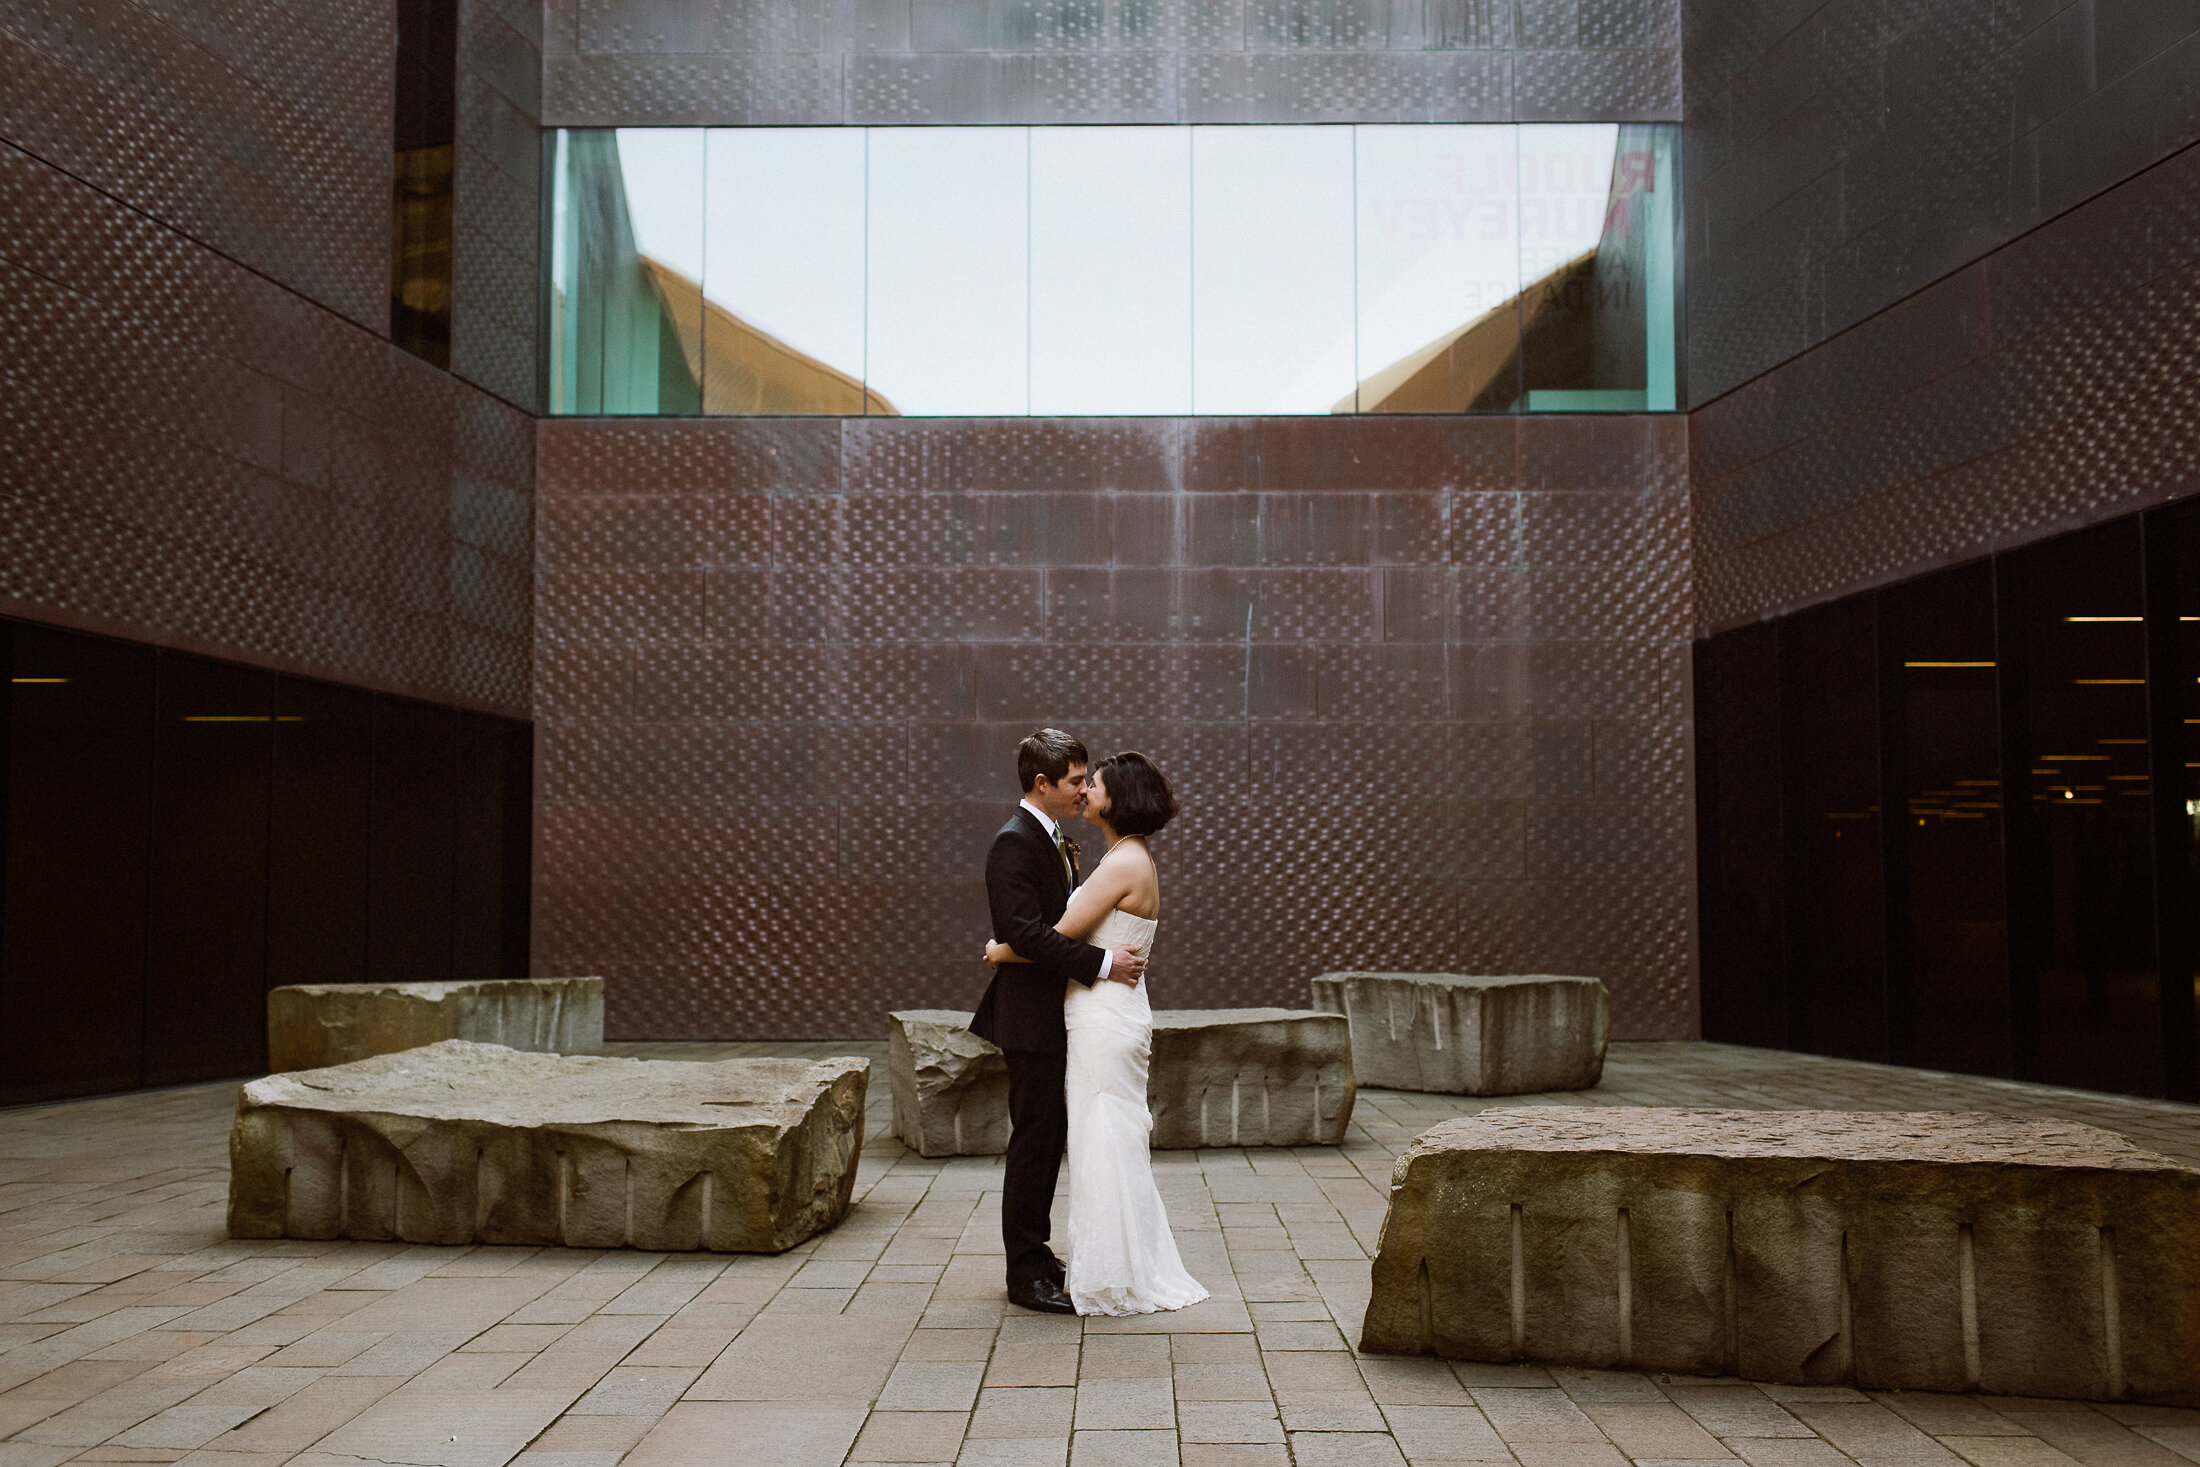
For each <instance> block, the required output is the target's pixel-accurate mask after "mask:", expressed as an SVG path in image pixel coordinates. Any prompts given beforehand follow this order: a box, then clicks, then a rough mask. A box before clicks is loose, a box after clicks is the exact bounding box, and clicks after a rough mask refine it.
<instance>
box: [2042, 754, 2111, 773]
mask: <svg viewBox="0 0 2200 1467" xmlns="http://www.w3.org/2000/svg"><path fill="white" fill-rule="evenodd" d="M2109 757H2110V756H2109V755H2107V754H2042V755H2040V762H2041V763H2043V764H2044V763H2048V762H2050V761H2060V762H2062V763H2065V764H2069V763H2085V764H2092V763H2096V762H2098V763H2106V762H2107V761H2108V759H2109ZM2047 772H2048V773H2049V774H2053V773H2054V772H2055V771H2054V770H2052V769H2050V770H2048V771H2047Z"/></svg>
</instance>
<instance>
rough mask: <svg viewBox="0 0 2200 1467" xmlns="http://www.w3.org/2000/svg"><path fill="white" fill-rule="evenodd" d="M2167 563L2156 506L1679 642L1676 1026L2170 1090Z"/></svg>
mask: <svg viewBox="0 0 2200 1467" xmlns="http://www.w3.org/2000/svg"><path fill="white" fill-rule="evenodd" d="M2195 565H2200V506H2192V505H2173V506H2168V507H2165V508H2163V509H2159V510H2155V511H2152V512H2150V513H2148V514H2145V515H2133V516H2130V517H2127V518H2125V519H2122V520H2117V521H2113V522H2110V523H2108V524H2104V525H2100V526H2096V527H2094V528H2092V529H2089V530H2085V531H2082V532H2079V533H2077V534H2072V535H2065V536H2061V537H2059V538H2056V539H2053V540H2048V541H2044V542H2041V543H2039V544H2035V545H2031V546H2027V547H2025V548H2023V549H2022V550H2018V551H2012V552H2009V553H2006V554H2004V555H2001V556H1997V557H1994V558H1992V559H1989V560H1982V561H1978V562H1974V563H1972V564H1968V565H1962V566H1957V567H1954V568H1952V569H1949V570H1944V571H1939V572H1935V573H1934V574H1932V575H1928V576H1922V577H1919V578H1917V579H1915V580H1912V581H1908V582H1904V583H1901V584H1898V585H1894V586H1888V587H1883V588H1881V589H1878V590H1875V591H1870V592H1865V593H1861V594H1859V595H1856V596H1852V597H1848V598H1846V599H1844V600H1841V601H1837V602H1833V603H1830V604H1828V605H1824V606H1819V607H1815V608H1812V609H1811V610H1809V611H1805V612H1799V613H1797V614H1795V615H1792V616H1787V617H1782V618H1779V619H1776V620H1773V621H1767V622H1760V623H1758V624H1756V625H1753V626H1749V627H1745V628H1741V629H1738V630H1736V631H1733V632H1729V633H1726V634H1723V635H1721V636H1718V637H1714V638H1712V639H1711V640H1709V641H1707V642H1703V643H1700V644H1698V647H1697V651H1696V666H1697V677H1696V719H1697V730H1698V735H1697V747H1698V756H1697V757H1698V766H1699V768H1698V802H1699V803H1698V841H1699V873H1700V897H1699V900H1700V904H1701V906H1700V911H1701V921H1702V926H1703V947H1702V951H1703V969H1704V972H1703V990H1704V1024H1703V1027H1704V1035H1705V1037H1706V1038H1711V1039H1723V1040H1730V1041H1734V1042H1739V1043H1753V1044H1769V1045H1774V1046H1779V1047H1787V1048H1793V1049H1799V1050H1805V1051H1808V1052H1812V1053H1819V1054H1836V1055H1847V1056H1851V1057H1855V1058H1863V1059H1886V1060H1892V1061H1894V1062H1897V1063H1902V1064H1912V1065H1920V1066H1924V1067H1927V1068H1932V1069H1945V1070H1956V1071H1962V1072H1966V1073H1971V1074H1983V1075H2014V1076H2016V1077H2018V1078H2021V1079H2027V1080H2038V1081H2044V1082H2047V1083H2052V1084H2059V1085H2073V1086H2079V1087H2083V1088H2087V1089H2095V1090H2110V1091H2122V1092H2126V1093H2131V1094H2140V1095H2165V1094H2166V1095H2170V1096H2173V1097H2177V1098H2184V1099H2191V1098H2200V1097H2196V1095H2195V1083H2196V1077H2195V1066H2194V1048H2195V1034H2194V1007H2195V1005H2194V980H2195V969H2196V967H2200V928H2196V924H2195V918H2194V913H2195V910H2196V907H2200V780H2196V779H2195V778H2194V777H2193V776H2194V775H2196V774H2200V696H2196V694H2195V688H2196V686H2200V683H2196V679H2200V575H2196V574H2195V572H2194V571H2193V570H2192V569H2191V568H2192V567H2194V566H2195ZM1774 709H1776V710H1777V712H1776V714H1775V713H1774V712H1773V711H1771V710H1774ZM1774 890H1777V892H1778V893H1779V895H1778V898H1777V900H1774V899H1773V897H1772V896H1771V893H1772V892H1773V891H1774Z"/></svg>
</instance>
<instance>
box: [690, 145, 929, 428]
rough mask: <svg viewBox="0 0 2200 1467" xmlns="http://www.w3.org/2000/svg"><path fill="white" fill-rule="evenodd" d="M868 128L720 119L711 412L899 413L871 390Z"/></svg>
mask: <svg viewBox="0 0 2200 1467" xmlns="http://www.w3.org/2000/svg"><path fill="white" fill-rule="evenodd" d="M863 143H864V139H863V134H862V132H861V131H860V130H857V129H853V128H836V127H803V128H734V127H729V128H715V129H713V130H712V131H711V133H710V142H709V148H708V156H707V157H706V159H705V164H704V181H705V182H704V187H705V197H706V198H709V199H713V200H719V201H728V200H737V201H738V206H737V207H733V208H727V207H723V204H722V203H721V206H720V207H718V208H716V209H715V210H713V212H712V214H711V217H710V221H709V227H708V228H707V229H706V230H705V232H704V246H703V275H702V294H703V298H704V299H703V411H704V412H706V413H834V414H847V415H855V414H861V413H865V412H870V413H891V412H892V411H894V409H893V407H892V405H891V404H889V403H887V402H885V401H884V400H883V399H877V400H873V401H870V402H868V403H867V402H866V401H865V396H864V389H863V166H864V164H863Z"/></svg>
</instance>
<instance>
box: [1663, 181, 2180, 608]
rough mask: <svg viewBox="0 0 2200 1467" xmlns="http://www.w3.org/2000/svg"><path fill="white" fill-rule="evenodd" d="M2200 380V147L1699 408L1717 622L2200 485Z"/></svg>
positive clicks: (1698, 545) (1697, 470) (1704, 583)
mask: <svg viewBox="0 0 2200 1467" xmlns="http://www.w3.org/2000/svg"><path fill="white" fill-rule="evenodd" d="M1989 323H1991V329H1989ZM2196 381H2200V148H2188V149H2186V150H2185V151H2184V152H2182V153H2180V154H2178V155H2176V156H2174V157H2172V158H2170V159H2169V160H2167V161H2165V162H2163V163H2161V164H2159V165H2157V166H2155V167H2154V168H2152V169H2149V170H2148V171H2146V172H2145V173H2142V174H2140V175H2139V176H2138V177H2136V178H2133V179H2131V180H2129V181H2127V182H2125V183H2122V184H2120V185H2118V186H2117V187H2115V188H2113V189H2111V190H2109V191H2108V192H2106V193H2103V194H2101V195H2100V196H2099V197H2097V198H2095V199H2093V200H2092V201H2090V202H2089V203H2086V204H2084V205H2082V206H2080V207H2079V208H2077V209H2074V210H2071V211H2069V212H2068V213H2066V214H2063V215H2061V216H2060V217H2058V218H2056V219H2054V220H2052V221H2050V222H2049V223H2047V224H2045V225H2043V226H2041V227H2040V228H2038V229H2036V230H2033V231H2032V232H2031V233H2029V234H2026V235H2025V236H2023V237H2022V238H2020V239H2018V240H2016V241H2014V242H2012V243H2011V244H2009V245H2006V246H2004V247H2003V248H2001V249H1999V250H1997V251H1995V252H1994V253H1992V254H1991V255H1988V256H1987V257H1985V258H1984V259H1983V260H1980V261H1979V262H1977V263H1976V264H1973V265H1970V266H1968V267H1966V268H1965V269H1964V270H1962V271H1961V272H1959V273H1958V274H1956V275H1954V276H1952V277H1950V278H1948V279H1946V280H1943V281H1941V282H1940V283H1938V284H1936V285H1934V286H1933V287H1932V288H1930V289H1928V290H1925V291H1922V292H1919V293H1918V294H1915V295H1912V296H1910V297H1909V298H1908V299H1906V300H1904V301H1902V302H1901V303H1900V304H1899V305H1896V306H1895V307H1893V308H1892V309H1890V310H1888V311H1885V312H1883V313H1881V314H1880V315H1878V316H1876V317H1874V318H1873V319H1872V320H1870V321H1868V322H1866V323H1864V324H1863V325H1861V326H1858V327H1856V328H1855V329H1853V330H1850V331H1847V332H1844V333H1842V334H1841V335H1839V336H1836V337H1834V338H1833V339H1831V340H1830V341H1827V342H1826V343H1824V344H1823V345H1821V346H1818V347H1816V348H1814V349H1812V350H1811V351H1809V352H1808V353H1806V354H1804V355H1803V356H1801V357H1798V358H1796V359H1795V360H1793V361H1791V362H1788V363H1786V364H1785V365H1783V366H1781V367H1779V368H1778V369H1777V370H1775V371H1773V372H1771V373H1769V374H1767V375H1765V376H1764V377H1761V378H1759V379H1757V380H1756V381H1753V382H1751V383H1749V384H1747V385H1746V386H1744V387H1742V388H1740V389H1738V390H1736V391H1734V392H1732V393H1729V394H1727V395H1726V396H1725V397H1722V398H1721V399H1719V400H1718V401H1716V402H1713V403H1711V404H1708V405H1707V406H1705V407H1703V408H1701V409H1699V410H1697V411H1696V412H1695V413H1694V414H1692V415H1691V417H1690V419H1689V433H1690V438H1691V448H1692V453H1691V457H1692V461H1693V465H1694V475H1695V483H1694V485H1693V501H1692V513H1693V516H1694V527H1693V536H1694V558H1695V564H1696V578H1697V586H1698V590H1697V596H1698V602H1697V616H1698V622H1699V628H1700V630H1702V631H1705V632H1709V631H1716V630H1723V629H1725V628H1727V627H1731V626H1736V625H1740V624H1742V623H1744V622H1748V621H1752V620H1755V619H1756V618H1758V617H1762V616H1768V615H1773V614H1776V613H1779V612H1784V611H1789V610H1793V609H1795V608H1797V607H1800V606H1805V605H1809V604H1811V603H1813V602H1817V601H1822V600H1827V599H1830V598H1832V597H1835V596H1839V595H1843V594H1846V593H1847V592H1849V591H1852V590H1855V589H1858V588H1860V587H1864V586H1869V585H1874V584H1880V583H1884V582H1887V581H1891V580H1894V579H1897V578H1899V577H1902V576H1904V575H1907V574H1911V573H1914V572H1916V571H1919V570H1922V569H1925V568H1928V567H1931V566H1935V565H1943V564H1947V563H1949V562H1950V561H1955V560H1962V559H1967V558H1970V557H1973V556H1976V555H1980V554H1983V553H1985V552H1986V551H1988V550H1992V549H1997V548H2003V547H2007V546H2011V545H2016V544H2021V543H2023V542H2024V541H2027V540H2030V539H2035V538H2038V537H2040V536H2042V535H2045V534H2049V533H2052V532H2054V531H2057V530H2061V529H2067V528H2070V527H2071V526H2073V525H2078V524H2084V523H2089V522H2091V521H2094V520H2099V519H2104V518H2110V517H2113V516H2115V515H2118V514H2122V513H2124V512H2126V511H2128V510H2130V509H2133V508H2136V507H2139V506H2142V505H2145V504H2148V503H2152V502H2155V501H2157V500H2160V499H2164V498H2169V497H2172V496H2174V495H2178V494H2185V493H2190V492H2193V491H2194V490H2195V489H2200V396H2196V389H2195V387H2194V384H2195V382H2196Z"/></svg>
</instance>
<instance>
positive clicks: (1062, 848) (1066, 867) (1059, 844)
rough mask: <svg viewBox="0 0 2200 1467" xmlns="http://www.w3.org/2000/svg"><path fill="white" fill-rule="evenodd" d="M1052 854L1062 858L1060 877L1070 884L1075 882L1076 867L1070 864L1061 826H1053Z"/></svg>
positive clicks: (1072, 884) (1073, 884)
mask: <svg viewBox="0 0 2200 1467" xmlns="http://www.w3.org/2000/svg"><path fill="white" fill-rule="evenodd" d="M1054 854H1056V855H1057V856H1060V857H1061V858H1062V879H1063V880H1064V881H1066V882H1068V883H1069V884H1070V885H1071V886H1075V885H1076V884H1077V868H1076V867H1075V866H1073V865H1071V864H1070V859H1069V845H1068V843H1067V842H1065V841H1064V840H1063V839H1062V827H1061V826H1059V825H1057V826H1055V827H1054Z"/></svg>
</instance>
